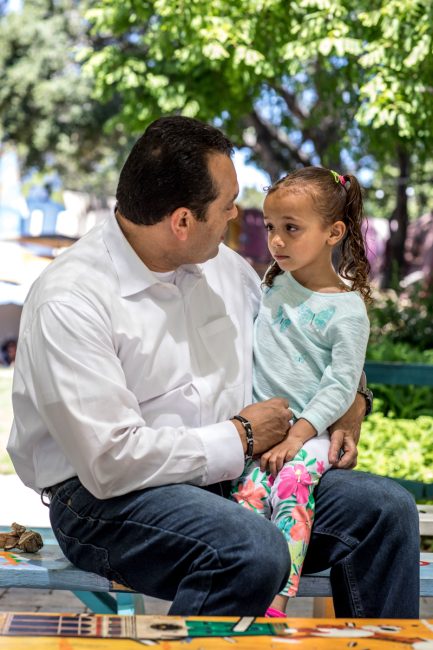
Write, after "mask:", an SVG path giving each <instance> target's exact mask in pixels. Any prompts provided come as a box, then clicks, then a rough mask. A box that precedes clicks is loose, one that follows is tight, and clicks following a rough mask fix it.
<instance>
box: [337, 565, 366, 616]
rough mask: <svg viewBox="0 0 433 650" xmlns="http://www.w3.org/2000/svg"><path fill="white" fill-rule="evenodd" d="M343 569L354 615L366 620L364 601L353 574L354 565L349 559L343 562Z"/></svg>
mask: <svg viewBox="0 0 433 650" xmlns="http://www.w3.org/2000/svg"><path fill="white" fill-rule="evenodd" d="M342 569H343V573H344V577H345V580H346V584H347V586H348V591H349V594H350V598H351V600H352V606H353V610H354V615H355V616H357V617H359V618H363V617H364V618H365V613H364V608H363V607H362V601H361V597H360V595H359V590H358V582H357V580H356V577H355V574H354V572H353V567H352V563H351V562H350V561H349V559H348V558H346V559H345V560H343V562H342Z"/></svg>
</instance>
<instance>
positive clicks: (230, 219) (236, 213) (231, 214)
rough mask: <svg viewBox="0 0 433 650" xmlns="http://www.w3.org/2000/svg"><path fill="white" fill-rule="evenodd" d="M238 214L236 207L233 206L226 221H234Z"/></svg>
mask: <svg viewBox="0 0 433 650" xmlns="http://www.w3.org/2000/svg"><path fill="white" fill-rule="evenodd" d="M238 213H239V210H238V206H237V205H235V206H234V207H233V210H230V213H229V218H228V219H227V221H232V219H236V217H237V216H238Z"/></svg>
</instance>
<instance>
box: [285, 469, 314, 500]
mask: <svg viewBox="0 0 433 650" xmlns="http://www.w3.org/2000/svg"><path fill="white" fill-rule="evenodd" d="M279 476H280V482H279V484H278V496H279V498H280V499H288V498H289V497H290V496H292V495H293V494H294V495H295V496H296V501H297V502H298V503H307V501H308V497H309V496H310V490H309V486H310V485H311V484H312V482H313V481H312V478H311V476H310V474H309V473H308V471H307V469H306V468H305V465H301V464H300V463H297V464H296V465H295V466H294V467H293V466H292V465H289V466H288V467H284V468H283V469H282V470H281V472H280V474H279Z"/></svg>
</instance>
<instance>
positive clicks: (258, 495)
mask: <svg viewBox="0 0 433 650" xmlns="http://www.w3.org/2000/svg"><path fill="white" fill-rule="evenodd" d="M265 496H266V490H265V488H264V487H263V486H262V485H258V486H257V487H256V484H255V483H254V481H251V479H248V481H246V482H245V483H244V484H243V485H242V483H239V485H238V491H237V492H235V493H234V494H233V497H234V498H235V499H236V501H237V502H238V503H240V502H241V501H243V504H242V505H244V506H246V507H247V508H249V509H250V510H263V503H262V499H263V497H265Z"/></svg>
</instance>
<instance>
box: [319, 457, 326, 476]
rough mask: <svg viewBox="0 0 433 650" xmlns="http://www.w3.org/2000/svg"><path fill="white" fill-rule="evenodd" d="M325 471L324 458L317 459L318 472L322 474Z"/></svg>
mask: <svg viewBox="0 0 433 650" xmlns="http://www.w3.org/2000/svg"><path fill="white" fill-rule="evenodd" d="M324 472H325V463H324V462H323V460H318V461H317V473H318V474H320V476H322V474H323V473H324Z"/></svg>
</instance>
